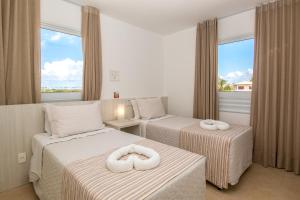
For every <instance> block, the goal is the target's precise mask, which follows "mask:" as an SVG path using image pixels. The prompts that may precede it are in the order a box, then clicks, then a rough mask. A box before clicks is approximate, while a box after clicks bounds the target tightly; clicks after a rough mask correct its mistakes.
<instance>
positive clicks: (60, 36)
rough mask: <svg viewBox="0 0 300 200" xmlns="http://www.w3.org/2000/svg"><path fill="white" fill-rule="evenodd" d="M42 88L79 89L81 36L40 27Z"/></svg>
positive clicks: (81, 60)
mask: <svg viewBox="0 0 300 200" xmlns="http://www.w3.org/2000/svg"><path fill="white" fill-rule="evenodd" d="M41 65H42V67H41V73H42V88H48V89H81V88H82V73H83V57H82V44H81V37H79V36H75V35H70V34H65V33H61V32H56V31H51V30H47V29H41Z"/></svg>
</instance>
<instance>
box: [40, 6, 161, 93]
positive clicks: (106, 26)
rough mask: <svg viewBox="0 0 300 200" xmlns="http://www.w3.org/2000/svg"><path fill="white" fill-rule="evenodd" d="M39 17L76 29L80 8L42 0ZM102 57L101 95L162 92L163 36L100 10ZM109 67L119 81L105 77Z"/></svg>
mask: <svg viewBox="0 0 300 200" xmlns="http://www.w3.org/2000/svg"><path fill="white" fill-rule="evenodd" d="M41 18H42V19H41V20H42V23H43V24H46V25H47V26H50V27H51V26H53V25H54V26H58V27H57V28H58V29H59V30H60V28H62V29H61V30H62V31H69V30H71V31H72V32H74V33H76V32H78V33H80V27H81V9H80V7H79V6H77V5H74V4H71V3H68V2H65V1H62V0H42V1H41ZM100 18H101V34H102V35H101V37H102V59H103V62H102V64H103V83H102V98H112V97H113V92H114V91H119V92H120V97H121V98H129V97H147V96H162V95H163V74H162V70H163V46H162V42H163V38H162V36H160V35H158V34H155V33H152V32H149V31H146V30H144V29H141V28H138V27H135V26H132V25H130V24H127V23H124V22H121V21H119V20H116V19H114V18H111V17H109V16H106V15H103V14H101V17H100ZM110 70H116V71H119V72H120V81H118V82H113V81H110V80H109V72H110Z"/></svg>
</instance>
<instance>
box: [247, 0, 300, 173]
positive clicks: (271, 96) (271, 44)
mask: <svg viewBox="0 0 300 200" xmlns="http://www.w3.org/2000/svg"><path fill="white" fill-rule="evenodd" d="M255 39H256V42H255V43H256V44H255V67H254V79H253V92H252V115H251V123H252V126H253V129H254V135H255V140H254V143H255V144H254V161H256V162H258V163H261V164H263V165H264V166H271V167H277V168H284V169H286V170H288V171H294V172H295V173H297V174H299V173H300V1H299V0H287V1H277V2H274V3H269V4H267V5H263V6H260V7H258V8H257V9H256V31H255Z"/></svg>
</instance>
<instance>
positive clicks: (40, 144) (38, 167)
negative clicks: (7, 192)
mask: <svg viewBox="0 0 300 200" xmlns="http://www.w3.org/2000/svg"><path fill="white" fill-rule="evenodd" d="M112 130H114V129H112V128H104V129H101V130H99V131H94V132H88V133H82V134H78V135H73V136H69V137H63V138H58V137H49V135H48V134H47V133H41V134H37V135H35V136H34V137H33V139H32V153H33V155H32V158H31V161H30V162H31V163H30V171H29V172H30V173H29V181H30V182H34V181H37V180H39V179H40V178H41V174H42V161H43V149H44V147H45V146H47V145H49V144H54V143H59V142H66V141H70V140H73V139H78V138H83V137H87V136H92V135H96V134H100V133H105V132H109V131H112Z"/></svg>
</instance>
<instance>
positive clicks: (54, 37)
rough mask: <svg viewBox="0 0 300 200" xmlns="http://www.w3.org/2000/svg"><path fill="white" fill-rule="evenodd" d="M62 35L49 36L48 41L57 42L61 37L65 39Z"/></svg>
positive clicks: (57, 33)
mask: <svg viewBox="0 0 300 200" xmlns="http://www.w3.org/2000/svg"><path fill="white" fill-rule="evenodd" d="M64 35H65V34H63V33H59V32H56V33H55V34H53V35H51V37H50V41H52V42H55V41H58V40H60V39H62V38H63V37H65V36H64Z"/></svg>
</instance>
